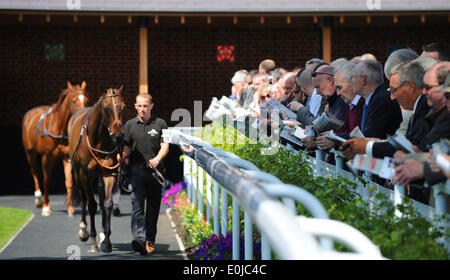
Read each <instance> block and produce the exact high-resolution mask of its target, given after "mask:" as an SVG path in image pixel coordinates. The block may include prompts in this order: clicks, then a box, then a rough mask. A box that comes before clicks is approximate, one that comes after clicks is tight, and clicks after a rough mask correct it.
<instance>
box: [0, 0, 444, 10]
mask: <svg viewBox="0 0 450 280" xmlns="http://www.w3.org/2000/svg"><path fill="white" fill-rule="evenodd" d="M0 10H26V11H60V12H136V13H139V12H143V13H146V12H147V13H384V12H421V11H423V12H430V11H446V10H447V11H448V10H450V1H449V0H431V1H423V0H396V1H382V0H209V1H207V0H203V1H201V0H2V1H0Z"/></svg>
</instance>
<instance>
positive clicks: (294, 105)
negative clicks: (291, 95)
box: [287, 100, 304, 112]
mask: <svg viewBox="0 0 450 280" xmlns="http://www.w3.org/2000/svg"><path fill="white" fill-rule="evenodd" d="M287 107H288V108H289V109H291V111H294V112H297V111H298V109H300V108H302V107H304V106H303V104H302V103H300V102H298V101H296V100H294V101H291V103H289V104H288V105H287Z"/></svg>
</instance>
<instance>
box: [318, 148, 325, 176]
mask: <svg viewBox="0 0 450 280" xmlns="http://www.w3.org/2000/svg"><path fill="white" fill-rule="evenodd" d="M324 157H325V154H324V152H323V151H322V150H321V149H316V176H321V175H322V169H321V167H320V162H321V161H323V159H324Z"/></svg>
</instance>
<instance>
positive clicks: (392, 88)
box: [387, 81, 407, 94]
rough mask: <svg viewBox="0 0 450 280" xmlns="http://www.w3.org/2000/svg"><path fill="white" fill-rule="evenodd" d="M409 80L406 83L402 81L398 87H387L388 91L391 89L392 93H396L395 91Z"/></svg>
mask: <svg viewBox="0 0 450 280" xmlns="http://www.w3.org/2000/svg"><path fill="white" fill-rule="evenodd" d="M406 82H407V81H405V82H404V83H402V84H401V85H399V86H398V87H390V88H388V89H387V91H389V92H390V93H391V94H395V92H397V90H399V89H400V88H402V87H403V86H404V85H405V84H406Z"/></svg>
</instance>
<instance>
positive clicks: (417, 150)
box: [413, 145, 423, 153]
mask: <svg viewBox="0 0 450 280" xmlns="http://www.w3.org/2000/svg"><path fill="white" fill-rule="evenodd" d="M413 150H414V152H416V153H423V151H422V150H421V149H419V147H417V146H416V145H414V146H413Z"/></svg>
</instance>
